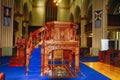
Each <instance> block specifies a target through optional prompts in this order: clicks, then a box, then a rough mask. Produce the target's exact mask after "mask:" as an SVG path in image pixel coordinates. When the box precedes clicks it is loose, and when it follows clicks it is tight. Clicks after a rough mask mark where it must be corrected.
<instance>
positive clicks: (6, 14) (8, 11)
mask: <svg viewBox="0 0 120 80" xmlns="http://www.w3.org/2000/svg"><path fill="white" fill-rule="evenodd" d="M3 19H4V20H3V21H4V22H3V24H4V26H10V23H11V8H10V7H6V6H4V17H3Z"/></svg>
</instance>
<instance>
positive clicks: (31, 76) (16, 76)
mask: <svg viewBox="0 0 120 80" xmlns="http://www.w3.org/2000/svg"><path fill="white" fill-rule="evenodd" d="M37 53H40V46H39V48H38V49H35V51H33V54H32V55H31V59H30V66H29V73H28V76H25V66H23V67H9V66H8V62H9V60H10V58H11V57H0V62H2V64H0V72H4V74H5V80H111V79H110V78H108V77H106V76H104V75H102V74H101V73H99V72H97V71H95V70H93V69H92V68H90V67H88V66H86V65H85V64H83V63H82V62H85V61H98V58H97V57H96V58H94V57H91V58H87V57H86V58H85V57H84V58H81V63H80V72H81V73H78V74H77V78H59V79H55V78H54V79H50V78H48V75H46V76H40V64H41V63H40V62H41V61H40V58H41V57H40V56H39V55H40V54H37ZM35 56H37V58H36V57H35ZM38 56H39V57H38ZM38 58H39V59H38ZM36 70H38V71H37V72H36Z"/></svg>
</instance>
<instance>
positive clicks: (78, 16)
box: [74, 6, 80, 22]
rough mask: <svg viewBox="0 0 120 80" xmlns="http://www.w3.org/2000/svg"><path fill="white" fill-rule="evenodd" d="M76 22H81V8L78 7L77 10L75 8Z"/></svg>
mask: <svg viewBox="0 0 120 80" xmlns="http://www.w3.org/2000/svg"><path fill="white" fill-rule="evenodd" d="M74 20H75V22H79V20H80V7H79V6H76V8H75V11H74Z"/></svg>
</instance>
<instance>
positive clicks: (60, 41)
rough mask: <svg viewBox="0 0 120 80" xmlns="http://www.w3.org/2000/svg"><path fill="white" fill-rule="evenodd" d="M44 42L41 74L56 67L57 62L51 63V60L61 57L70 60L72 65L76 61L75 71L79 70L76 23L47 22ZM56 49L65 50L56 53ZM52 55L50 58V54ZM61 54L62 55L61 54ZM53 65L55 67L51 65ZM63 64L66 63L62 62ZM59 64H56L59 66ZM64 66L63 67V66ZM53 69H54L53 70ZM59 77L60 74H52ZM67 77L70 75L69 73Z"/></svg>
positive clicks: (47, 72)
mask: <svg viewBox="0 0 120 80" xmlns="http://www.w3.org/2000/svg"><path fill="white" fill-rule="evenodd" d="M44 29H45V30H44V33H43V44H42V54H41V56H42V68H41V74H42V75H45V74H49V71H51V68H55V66H56V64H49V61H50V60H54V61H55V60H57V59H60V58H61V60H62V61H63V62H64V60H68V61H69V64H68V66H69V67H71V65H72V61H74V63H75V64H74V72H75V73H76V72H80V70H79V68H80V67H79V41H77V40H76V39H75V38H76V24H75V23H72V22H59V21H53V22H47V23H46V24H45V25H44ZM56 50H63V51H61V53H60V52H58V53H56V54H55V51H56ZM51 55H52V57H51V58H50V56H51ZM60 55H61V56H60ZM51 65H52V66H53V67H51ZM61 65H62V66H63V65H64V64H61ZM57 67H58V66H56V68H57ZM61 68H62V67H61ZM52 71H53V70H52ZM51 77H59V76H57V75H56V76H51ZM64 77H65V76H64ZM67 77H70V75H68V76H67Z"/></svg>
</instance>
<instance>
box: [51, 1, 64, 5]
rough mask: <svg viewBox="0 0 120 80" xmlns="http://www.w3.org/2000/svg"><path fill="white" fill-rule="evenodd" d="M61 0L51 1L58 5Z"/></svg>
mask: <svg viewBox="0 0 120 80" xmlns="http://www.w3.org/2000/svg"><path fill="white" fill-rule="evenodd" d="M61 1H62V0H53V2H54V3H55V4H56V5H57V6H58V5H59V4H60V2H61Z"/></svg>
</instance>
